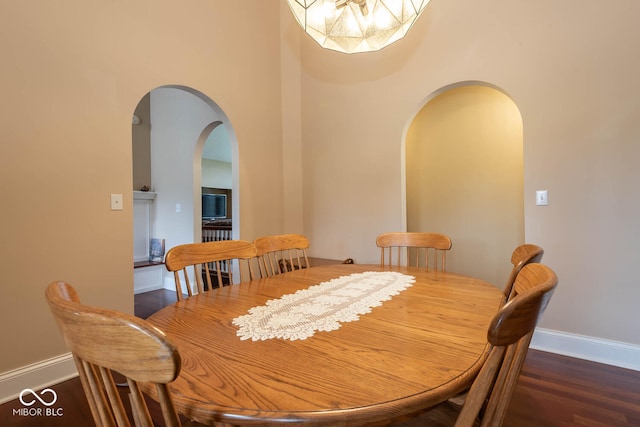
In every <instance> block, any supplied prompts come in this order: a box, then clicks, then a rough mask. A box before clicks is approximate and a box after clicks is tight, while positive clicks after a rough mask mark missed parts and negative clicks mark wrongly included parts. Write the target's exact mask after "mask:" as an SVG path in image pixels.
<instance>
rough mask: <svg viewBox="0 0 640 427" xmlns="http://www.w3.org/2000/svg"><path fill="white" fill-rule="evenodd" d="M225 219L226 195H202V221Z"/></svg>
mask: <svg viewBox="0 0 640 427" xmlns="http://www.w3.org/2000/svg"><path fill="white" fill-rule="evenodd" d="M226 217H227V195H226V194H203V195H202V219H216V218H226Z"/></svg>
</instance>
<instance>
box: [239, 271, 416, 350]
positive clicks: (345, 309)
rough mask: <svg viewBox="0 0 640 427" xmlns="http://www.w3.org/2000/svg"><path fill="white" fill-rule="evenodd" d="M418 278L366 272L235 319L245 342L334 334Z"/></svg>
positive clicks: (283, 298)
mask: <svg viewBox="0 0 640 427" xmlns="http://www.w3.org/2000/svg"><path fill="white" fill-rule="evenodd" d="M414 281H415V278H414V277H413V276H407V275H404V274H401V273H396V272H391V271H390V272H377V271H376V272H372V271H368V272H364V273H356V274H351V275H349V276H342V277H338V278H337V279H332V280H330V281H328V282H323V283H320V284H318V285H314V286H311V287H309V288H307V289H303V290H300V291H297V292H295V293H293V294H289V295H284V296H282V297H280V298H278V299H275V300H270V301H267V303H266V304H265V305H263V306H260V307H254V308H251V309H249V311H248V313H249V314H246V315H244V316H239V317H236V318H235V319H233V324H234V325H236V326H238V332H237V335H238V336H239V337H240V338H241V339H242V340H247V339H252V340H253V341H259V340H267V339H272V338H281V339H287V340H292V341H293V340H304V339H307V338H309V337H311V336H313V334H315V332H316V331H334V330H336V329H339V328H340V326H341V323H344V322H354V321H357V320H358V319H359V318H360V315H362V314H365V313H369V312H370V311H371V308H373V307H377V306H379V305H382V303H383V302H384V301H387V300H389V299H391V297H393V296H394V295H397V294H398V293H400V292H402V291H403V290H405V289H407V288H408V287H409V286H411V285H412V284H413V282H414Z"/></svg>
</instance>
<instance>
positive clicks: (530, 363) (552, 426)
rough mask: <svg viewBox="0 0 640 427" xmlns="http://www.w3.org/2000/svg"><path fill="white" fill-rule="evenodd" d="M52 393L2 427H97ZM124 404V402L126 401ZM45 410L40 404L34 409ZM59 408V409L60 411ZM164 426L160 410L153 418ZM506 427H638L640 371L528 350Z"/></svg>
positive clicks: (168, 299)
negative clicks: (48, 401)
mask: <svg viewBox="0 0 640 427" xmlns="http://www.w3.org/2000/svg"><path fill="white" fill-rule="evenodd" d="M175 299H176V296H175V293H174V292H172V291H165V290H161V291H153V292H147V293H145V294H139V295H136V298H135V312H136V315H137V316H140V317H143V318H145V317H148V316H149V315H150V314H151V313H153V312H154V311H156V310H157V309H159V308H161V307H162V306H164V305H167V304H171V303H172V302H174V301H175ZM51 388H53V389H54V390H55V391H56V392H57V395H58V400H57V402H56V403H55V405H54V406H53V407H52V408H53V409H54V410H56V409H57V411H54V412H57V413H58V415H57V416H28V415H27V416H22V415H19V413H14V412H15V411H17V410H20V409H21V408H23V405H22V404H21V403H20V402H19V401H18V400H14V401H11V402H7V403H5V404H3V405H0V426H3V427H4V426H9V427H76V426H78V427H85V426H93V425H94V424H93V420H92V418H91V413H90V411H89V406H88V404H87V402H86V400H85V397H84V393H83V391H82V387H81V385H80V381H79V380H78V379H77V378H74V379H71V380H68V381H65V382H63V383H60V384H57V385H56V386H53V387H51ZM125 402H126V400H125ZM37 407H40V408H42V409H44V407H43V406H42V405H40V404H37V405H33V407H32V408H33V410H34V411H35V410H36V409H37ZM58 408H60V409H58ZM152 415H153V417H154V420H156V422H158V425H159V426H161V425H162V424H161V423H160V420H161V416H160V415H159V414H158V411H155V413H154V414H152ZM504 426H505V427H566V426H583V427H618V426H619V427H629V426H637V427H640V372H637V371H631V370H627V369H621V368H615V367H611V366H607V365H602V364H598V363H594V362H588V361H584V360H579V359H573V358H570V357H565V356H559V355H555V354H551V353H545V352H541V351H536V350H530V351H529V354H528V356H527V360H526V362H525V365H524V368H523V371H522V374H521V375H520V379H519V382H518V386H517V388H516V391H515V394H514V396H513V400H512V403H511V406H510V408H509V412H508V414H507V417H506V420H505V423H504Z"/></svg>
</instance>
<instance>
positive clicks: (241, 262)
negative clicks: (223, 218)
mask: <svg viewBox="0 0 640 427" xmlns="http://www.w3.org/2000/svg"><path fill="white" fill-rule="evenodd" d="M255 256H256V247H255V246H254V245H253V243H251V242H247V241H245V240H221V241H214V242H204V243H187V244H184V245H179V246H175V247H173V248H171V249H170V250H169V251H168V252H167V255H166V257H165V261H164V263H165V266H166V268H167V270H169V271H171V272H173V277H174V280H175V284H176V296H177V298H178V301H180V300H182V299H183V294H182V282H181V279H180V276H181V275H182V277H184V281H185V287H186V288H187V295H188V296H193V295H195V294H198V293H201V292H204V291H205V290H210V289H213V288H217V287H220V286H224V285H228V284H233V283H235V282H234V278H233V270H234V268H233V261H234V260H237V261H238V271H239V274H240V282H244V281H245V279H246V278H247V275H248V278H249V279H251V278H253V276H254V272H253V267H252V266H251V263H250V262H249V261H250V260H251V259H252V258H255ZM190 273H191V274H192V275H191V276H189V274H190ZM192 279H193V280H194V281H195V283H194V285H193V286H192V284H191V280H192Z"/></svg>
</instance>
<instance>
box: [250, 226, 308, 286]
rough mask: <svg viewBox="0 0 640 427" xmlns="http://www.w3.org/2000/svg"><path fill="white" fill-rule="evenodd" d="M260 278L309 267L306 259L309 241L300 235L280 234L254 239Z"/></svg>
mask: <svg viewBox="0 0 640 427" xmlns="http://www.w3.org/2000/svg"><path fill="white" fill-rule="evenodd" d="M253 244H254V245H255V247H256V250H257V260H258V266H259V269H260V275H261V276H262V277H269V276H273V275H275V274H280V273H286V272H288V271H293V270H298V269H300V268H308V267H310V264H309V258H307V249H308V248H309V239H307V238H306V237H305V236H303V235H301V234H280V235H276V236H265V237H260V238H258V239H255V240H254V241H253Z"/></svg>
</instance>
